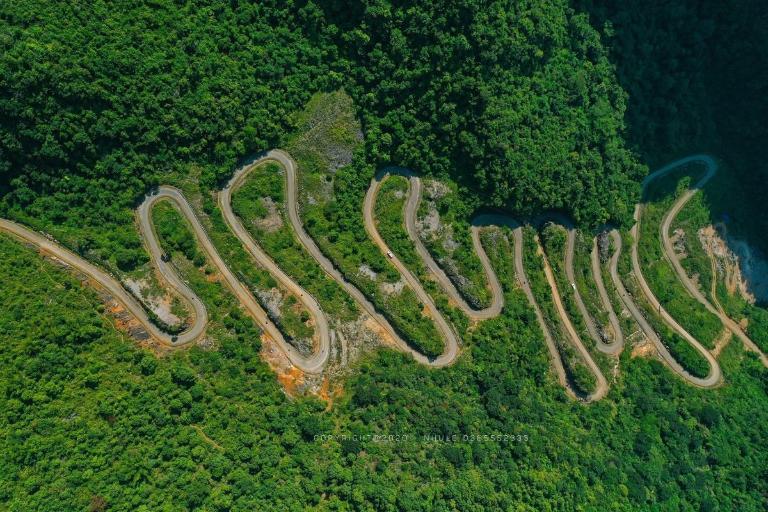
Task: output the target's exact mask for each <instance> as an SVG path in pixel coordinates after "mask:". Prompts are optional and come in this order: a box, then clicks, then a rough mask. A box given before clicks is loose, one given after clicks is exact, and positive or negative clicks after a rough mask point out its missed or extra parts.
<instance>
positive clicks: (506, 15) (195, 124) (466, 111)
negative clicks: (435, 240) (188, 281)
mask: <svg viewBox="0 0 768 512" xmlns="http://www.w3.org/2000/svg"><path fill="white" fill-rule="evenodd" d="M0 28H1V30H0V33H1V34H3V35H2V36H0V172H1V173H2V174H0V187H2V188H1V189H0V190H2V191H3V192H4V193H3V200H2V205H3V206H2V209H3V211H4V212H5V214H6V215H12V216H14V217H19V218H22V219H24V220H27V221H28V222H30V223H38V224H40V225H49V226H53V225H60V224H68V225H70V226H72V227H73V228H74V227H77V228H81V227H82V226H83V224H85V225H90V226H92V227H93V228H94V231H95V237H96V240H95V245H96V246H97V247H101V248H104V247H107V248H110V250H114V249H115V248H116V247H121V246H122V247H125V246H128V247H132V246H133V245H135V244H132V243H131V241H130V240H129V239H130V238H131V237H130V236H129V235H126V236H123V237H117V236H116V235H114V234H110V231H111V230H112V228H113V227H114V226H117V225H125V224H126V223H127V221H128V214H129V212H128V209H129V208H130V207H131V206H133V204H134V202H135V201H136V200H137V198H139V197H140V196H141V195H143V193H144V192H146V190H147V189H148V188H149V187H150V186H151V185H152V184H155V183H158V182H162V181H166V180H168V179H169V176H171V175H174V174H184V173H186V172H188V168H189V166H190V165H192V164H194V165H197V166H200V167H202V168H203V172H202V179H203V180H204V181H205V182H206V183H207V184H208V185H209V186H213V185H214V184H215V182H216V181H217V179H218V178H220V177H222V176H224V175H227V174H229V173H231V172H232V169H233V167H234V165H235V162H236V161H237V159H239V158H243V157H245V156H246V155H248V154H250V153H252V152H255V151H262V150H266V149H269V148H271V147H274V146H277V145H279V144H280V142H281V140H282V139H283V137H284V135H285V134H286V133H287V129H288V127H289V126H290V123H291V113H293V112H295V111H297V110H299V108H300V106H301V105H303V103H304V102H306V100H307V99H308V98H309V96H310V94H311V93H313V92H316V91H318V90H328V89H333V88H337V87H339V86H344V87H345V88H346V89H347V90H348V91H349V92H350V93H351V94H352V96H353V98H354V100H355V101H356V104H357V106H358V108H359V109H360V112H361V114H362V117H363V120H364V125H365V126H364V130H365V134H366V141H367V144H366V149H367V155H368V159H369V161H370V162H371V163H373V164H375V165H383V164H386V163H395V164H400V165H408V166H411V167H413V168H414V169H418V170H420V171H423V172H431V173H446V174H451V175H453V176H454V177H456V178H460V179H463V180H464V181H465V182H467V183H470V184H472V185H473V186H474V188H475V189H476V190H478V191H479V192H481V193H482V195H483V197H484V198H485V199H486V202H487V203H489V204H493V205H497V206H501V205H507V206H509V207H511V208H513V209H515V210H518V211H520V212H523V213H531V212H534V211H537V210H541V209H545V208H553V207H554V208H562V209H565V210H568V211H571V212H572V213H573V214H574V216H575V217H576V218H577V219H578V220H580V221H584V222H587V223H598V222H601V221H605V220H607V219H608V218H613V219H617V220H622V219H626V218H627V214H628V211H629V210H628V209H629V205H631V204H632V202H633V200H634V199H635V194H636V191H637V187H636V186H635V185H634V182H635V181H636V179H637V178H638V177H639V175H640V174H641V173H642V168H641V167H640V166H639V165H638V163H637V161H636V160H634V159H633V158H632V157H631V156H630V154H629V153H628V152H627V151H626V149H625V147H624V143H623V139H622V137H621V131H622V123H623V121H622V118H623V112H624V106H625V101H626V94H625V93H624V92H623V91H622V90H621V88H620V87H619V86H618V83H617V82H616V79H615V75H614V73H613V69H612V66H611V64H610V63H609V61H608V59H607V53H606V51H605V49H604V48H603V46H602V44H601V43H600V39H599V37H598V34H597V32H596V31H595V30H594V29H593V28H592V27H591V26H590V25H589V23H588V22H587V18H586V17H585V16H584V15H581V14H576V13H575V12H574V11H573V10H572V9H571V8H569V7H568V6H567V5H566V3H565V2H562V1H559V2H554V3H553V2H543V1H537V2H531V3H530V4H526V3H524V4H518V3H516V2H515V3H510V2H495V3H493V4H492V5H490V6H485V5H483V6H482V8H481V5H480V4H479V3H476V2H471V1H465V2H456V3H452V4H450V5H445V4H444V3H442V2H434V3H426V4H421V5H418V6H410V7H403V6H398V7H395V6H393V5H390V4H389V3H387V2H378V1H376V2H373V1H371V2H356V3H354V4H353V5H350V4H349V3H348V2H347V3H333V2H322V3H318V4H315V3H312V2H308V3H304V2H297V3H295V4H288V6H287V7H276V6H272V5H270V4H260V5H252V4H242V5H241V4H239V3H227V4H218V5H217V4H214V5H209V4H208V3H199V4H198V3H195V2H192V3H186V4H184V5H183V6H181V7H179V6H177V5H176V3H174V2H170V1H153V2H139V3H137V2H90V3H81V4H75V5H70V4H67V3H44V2H38V1H35V0H23V1H20V2H7V3H5V4H3V6H2V7H0ZM99 232H100V233H99ZM80 234H82V233H80ZM72 238H73V239H75V238H81V237H76V236H75V235H74V234H73V235H72ZM81 243H85V242H82V241H81Z"/></svg>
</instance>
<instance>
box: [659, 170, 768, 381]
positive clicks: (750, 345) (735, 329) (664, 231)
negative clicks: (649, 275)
mask: <svg viewBox="0 0 768 512" xmlns="http://www.w3.org/2000/svg"><path fill="white" fill-rule="evenodd" d="M692 162H699V163H702V164H704V166H705V167H706V171H705V173H704V175H703V176H702V177H701V178H700V179H699V181H697V182H696V184H695V185H693V186H692V187H691V188H689V189H688V190H686V191H685V192H684V193H683V194H682V195H681V196H680V197H679V198H678V199H677V201H675V203H674V204H673V205H672V208H670V209H669V210H668V211H667V213H666V214H664V218H663V220H662V221H661V226H660V235H661V243H662V247H663V249H664V257H665V258H666V260H667V261H668V262H669V263H670V264H671V265H672V268H673V269H674V270H675V274H677V278H678V279H679V280H680V282H681V283H683V286H684V287H685V289H686V290H687V291H688V294H689V295H690V296H691V297H693V298H694V299H696V300H697V301H698V302H699V304H701V305H702V306H704V307H705V308H706V309H707V311H709V312H710V313H712V314H713V315H715V316H716V317H717V318H718V319H719V320H720V322H721V323H722V324H723V327H725V328H726V329H728V330H729V331H731V332H732V333H733V334H735V335H736V336H737V337H738V338H739V339H740V340H741V341H742V343H743V344H744V347H745V348H746V349H747V350H750V351H752V352H754V353H756V354H757V355H758V357H759V358H760V360H761V361H762V363H763V365H765V366H766V367H768V357H766V355H765V354H763V353H762V351H761V350H760V349H759V348H758V347H757V345H756V344H755V342H754V341H752V340H751V339H750V338H749V336H747V334H746V333H745V332H744V330H743V329H742V328H741V327H740V326H739V324H737V323H736V322H735V321H734V320H733V319H732V318H730V317H729V316H728V315H727V314H726V313H725V311H724V310H723V308H722V306H720V304H719V303H718V304H717V307H715V306H713V305H712V303H711V302H709V300H707V298H706V297H705V296H704V294H703V293H702V292H701V289H699V287H698V286H697V285H696V283H694V282H693V280H692V279H691V278H690V277H688V274H687V273H686V271H685V269H684V268H683V265H682V264H681V263H680V258H678V257H677V255H676V254H675V250H674V247H673V245H672V240H671V238H670V236H669V231H670V228H671V226H672V223H673V222H674V221H675V218H677V215H678V214H679V213H680V211H681V210H682V209H683V207H684V206H685V205H686V204H688V201H690V200H691V199H692V198H693V196H695V195H696V194H697V193H698V192H699V191H700V190H701V189H702V188H704V185H706V184H707V182H708V181H709V180H710V179H712V177H713V176H714V175H715V174H716V173H717V170H718V166H717V162H716V161H715V159H714V158H712V157H711V156H709V155H693V156H689V157H687V158H683V159H681V160H677V161H675V162H672V163H671V164H669V165H667V166H665V167H662V168H661V169H659V170H658V171H656V172H655V173H653V174H652V175H650V176H649V178H650V180H653V179H655V178H659V177H661V176H664V175H665V174H668V173H669V172H671V171H673V170H674V169H677V168H678V167H680V166H682V165H686V164H689V163H692ZM650 180H649V182H650Z"/></svg>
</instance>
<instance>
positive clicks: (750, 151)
mask: <svg viewBox="0 0 768 512" xmlns="http://www.w3.org/2000/svg"><path fill="white" fill-rule="evenodd" d="M576 4H577V5H578V7H579V8H580V9H583V10H584V11H586V12H589V13H590V15H591V18H590V19H591V22H592V24H593V25H594V26H595V27H597V28H599V29H600V30H601V31H602V32H603V35H604V38H603V40H604V44H606V46H609V47H610V48H611V50H610V53H611V60H612V61H613V62H615V63H616V65H617V75H618V77H619V81H620V83H621V85H622V87H623V88H624V89H625V90H626V91H627V92H628V93H629V104H628V109H627V125H628V133H627V135H628V142H629V144H630V145H631V146H632V147H633V149H636V150H637V151H638V153H639V154H641V155H642V157H643V159H644V160H645V161H647V162H648V163H649V164H650V165H659V164H662V163H663V162H664V161H665V160H668V159H670V158H673V157H676V156H680V155H681V154H682V153H686V152H691V151H693V150H704V151H708V152H710V153H712V154H714V155H716V156H717V157H718V158H721V159H722V160H723V162H724V165H725V171H726V172H728V173H733V174H735V175H738V178H739V179H738V180H734V183H737V184H739V185H740V186H739V187H737V188H735V189H734V190H733V191H731V193H732V195H733V196H734V197H733V198H732V199H733V200H732V201H730V202H729V203H728V204H710V205H709V206H710V208H711V209H712V210H713V213H714V214H715V216H720V215H722V214H723V213H725V214H727V216H728V217H729V218H731V219H733V220H734V222H733V223H732V225H730V226H729V228H731V229H733V230H735V231H737V232H738V233H739V234H742V235H743V236H748V237H749V239H750V242H751V243H753V244H755V245H757V246H758V247H761V248H762V249H763V251H764V252H768V242H767V241H766V240H768V239H766V237H765V236H764V233H766V232H768V216H766V215H765V214H764V206H765V205H764V204H763V202H762V201H761V198H762V197H765V195H766V194H768V165H767V164H766V157H768V152H767V151H766V148H768V131H766V130H765V128H764V124H765V120H766V119H767V118H768V101H766V97H768V52H767V51H766V49H768V10H766V8H765V3H764V2H761V1H759V0H727V1H705V2H701V1H693V0H692V1H682V2H665V1H649V2H642V3H633V2H609V1H602V0H578V1H577V2H576Z"/></svg>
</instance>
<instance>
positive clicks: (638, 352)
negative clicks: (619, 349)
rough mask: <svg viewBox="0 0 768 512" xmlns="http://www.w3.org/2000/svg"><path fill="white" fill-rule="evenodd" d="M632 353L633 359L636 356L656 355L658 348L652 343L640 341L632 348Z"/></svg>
mask: <svg viewBox="0 0 768 512" xmlns="http://www.w3.org/2000/svg"><path fill="white" fill-rule="evenodd" d="M630 355H631V357H632V358H633V359H634V358H635V357H653V356H655V355H656V348H655V347H654V346H653V344H652V343H638V344H637V345H635V346H634V347H633V348H632V353H631V354H630Z"/></svg>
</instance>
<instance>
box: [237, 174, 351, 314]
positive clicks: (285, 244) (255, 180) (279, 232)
mask: <svg viewBox="0 0 768 512" xmlns="http://www.w3.org/2000/svg"><path fill="white" fill-rule="evenodd" d="M284 183H285V174H284V171H283V170H282V168H281V167H280V166H279V165H277V164H274V163H267V164H265V165H262V166H259V167H257V168H256V169H254V170H253V171H251V173H250V174H249V175H248V177H247V178H246V180H245V182H244V183H243V184H242V186H241V187H240V188H239V189H238V190H237V192H236V193H235V194H234V195H233V197H232V209H233V211H234V212H235V213H236V214H237V215H238V217H240V219H241V220H242V222H243V225H244V226H245V227H246V229H248V231H249V233H250V234H251V235H252V236H253V237H254V240H256V241H257V242H258V243H259V245H260V246H261V247H262V249H264V250H265V251H266V252H267V254H269V255H270V256H271V257H272V258H273V259H274V260H275V261H276V262H277V263H278V265H280V268H281V269H283V271H285V272H286V273H287V274H288V275H290V276H292V277H293V278H294V279H296V281H297V282H298V283H299V284H300V285H301V286H303V287H304V288H305V289H306V290H307V291H309V293H311V294H312V295H313V296H314V297H315V298H317V300H318V301H319V302H320V305H321V307H322V309H323V311H325V312H326V313H328V314H333V315H338V316H339V317H340V318H341V319H342V320H350V319H352V318H353V316H354V312H355V311H356V310H357V306H356V305H355V303H354V301H353V300H352V299H351V297H349V296H348V295H347V294H346V293H345V292H344V291H343V290H342V288H341V286H339V284H338V283H336V282H335V281H334V280H333V279H331V278H330V277H329V276H328V275H326V274H325V272H324V271H323V270H322V268H321V267H320V266H319V265H317V263H315V261H314V260H313V259H312V258H311V257H310V256H309V255H308V254H307V253H306V252H305V251H304V249H303V247H302V245H301V243H300V242H299V241H298V240H297V239H296V236H295V233H294V232H293V229H292V228H291V226H290V223H289V222H288V219H287V217H286V215H285V203H284ZM263 198H270V199H271V200H272V202H273V204H274V208H275V209H276V211H275V212H270V211H267V208H266V207H265V206H264V205H265V203H264V202H263ZM267 218H268V219H269V224H268V225H267V224H264V223H263V221H264V220H265V219H267Z"/></svg>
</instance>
